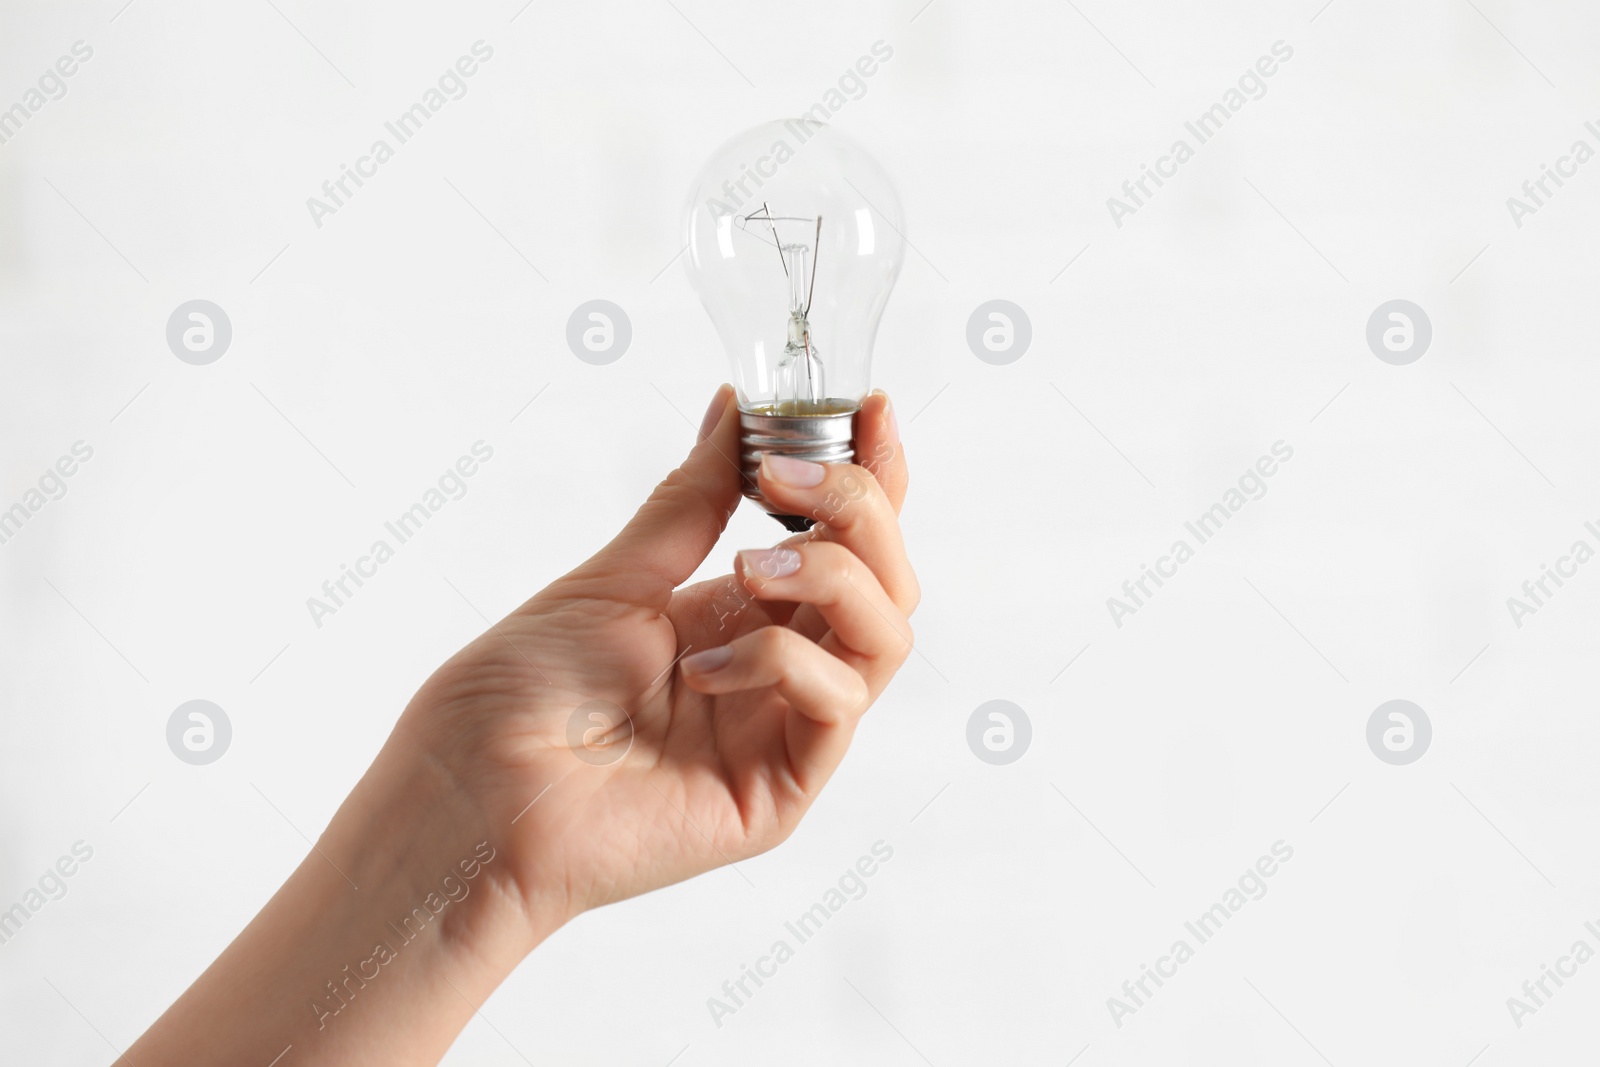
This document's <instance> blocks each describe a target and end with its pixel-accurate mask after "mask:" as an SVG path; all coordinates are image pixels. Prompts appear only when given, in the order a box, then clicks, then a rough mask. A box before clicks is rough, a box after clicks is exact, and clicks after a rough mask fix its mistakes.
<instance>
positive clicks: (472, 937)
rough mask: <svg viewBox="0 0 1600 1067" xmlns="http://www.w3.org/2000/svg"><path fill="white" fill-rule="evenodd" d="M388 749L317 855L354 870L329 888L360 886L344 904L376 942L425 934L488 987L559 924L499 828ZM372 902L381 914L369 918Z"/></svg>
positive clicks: (435, 767)
mask: <svg viewBox="0 0 1600 1067" xmlns="http://www.w3.org/2000/svg"><path fill="white" fill-rule="evenodd" d="M398 741H399V738H398V737H397V738H394V739H391V741H390V743H389V744H388V745H386V746H385V747H384V750H383V751H382V752H381V753H380V754H379V756H378V758H377V760H375V761H374V763H373V765H372V766H371V767H370V768H369V769H368V771H367V773H366V774H365V775H364V776H363V777H362V779H361V781H360V782H359V783H358V784H357V786H356V788H355V789H354V790H353V791H352V792H351V794H350V796H349V797H348V798H347V799H346V801H345V803H344V804H343V805H342V806H341V807H340V809H339V812H338V814H337V815H335V817H334V819H333V821H332V822H331V823H330V824H329V826H328V829H327V830H326V832H325V833H324V834H323V837H322V840H321V841H319V843H318V845H319V849H320V850H321V851H323V852H325V853H327V854H328V857H329V858H330V860H333V861H335V862H338V861H337V857H338V856H348V857H349V858H350V863H351V866H352V867H353V868H354V870H348V871H347V872H346V873H347V874H348V875H349V879H348V881H347V880H346V879H345V878H343V877H341V878H340V879H339V884H341V885H343V886H344V888H345V889H346V890H347V891H348V890H349V889H350V885H349V882H354V883H355V884H356V885H357V886H359V887H360V890H359V893H358V894H352V896H355V895H359V896H360V897H363V898H366V900H365V901H364V902H363V903H364V905H365V906H363V907H362V909H361V910H362V913H363V915H364V916H365V917H366V918H365V921H366V923H367V925H369V926H372V925H374V924H376V925H375V927H374V930H373V933H374V934H375V935H376V936H387V937H388V938H390V944H391V945H393V943H394V939H400V940H401V941H402V942H403V943H404V944H405V945H407V946H410V945H412V944H416V943H418V938H419V936H421V935H420V934H419V931H426V932H427V934H428V936H429V937H430V938H437V940H438V943H439V946H438V947H439V948H440V949H441V950H443V951H445V952H447V953H449V954H450V955H451V956H452V957H453V962H454V963H455V964H457V965H459V966H462V967H464V968H466V969H468V970H470V971H472V972H474V974H475V975H481V977H482V979H484V980H488V981H490V982H491V984H490V985H489V986H488V989H492V988H493V985H494V984H498V982H499V981H500V980H501V979H503V978H504V977H505V976H506V975H508V974H510V972H511V970H512V969H513V968H515V967H516V966H517V964H518V963H520V962H521V961H522V959H523V958H524V957H525V956H526V955H527V954H528V953H529V952H531V951H533V949H534V948H535V947H536V946H537V945H538V944H539V943H540V942H541V941H543V940H544V939H545V938H546V937H548V936H549V935H550V934H551V933H553V932H555V930H556V929H558V928H559V927H560V926H561V925H562V924H563V923H564V922H565V921H566V918H567V916H566V915H565V913H564V912H562V911H561V910H560V909H559V908H558V907H556V906H554V905H553V904H552V903H550V902H548V901H546V900H544V899H542V898H539V897H538V896H536V895H532V894H530V893H529V892H528V891H527V887H526V886H524V885H523V883H522V881H521V879H519V877H518V872H517V870H516V867H515V863H514V860H515V858H516V857H515V855H514V852H515V849H514V847H513V846H512V845H511V843H510V840H509V835H508V833H507V830H508V829H509V828H508V827H503V826H496V825H494V820H493V819H492V817H491V816H490V815H489V814H488V813H487V812H486V811H485V810H484V809H483V807H482V806H481V805H480V804H479V803H478V801H477V798H476V797H475V796H474V795H473V793H472V792H471V791H469V790H468V789H466V788H463V784H462V783H461V782H459V781H457V780H456V778H455V777H454V776H453V775H452V774H451V772H450V771H449V770H448V769H447V768H446V767H445V766H444V765H443V764H441V763H440V762H439V761H438V760H436V759H434V758H432V757H430V756H429V755H428V753H426V752H425V751H421V750H418V749H415V748H412V747H410V746H407V745H404V744H400V743H397V742H398ZM339 865H340V866H343V863H342V862H340V863H339ZM330 866H331V863H330ZM369 884H370V889H369ZM379 902H381V903H382V904H383V906H384V907H385V908H387V910H386V911H382V912H374V911H372V908H371V905H375V904H377V903H379ZM394 947H395V948H399V947H400V946H398V945H395V946H394ZM475 984H476V983H475ZM485 995H487V989H486V990H485Z"/></svg>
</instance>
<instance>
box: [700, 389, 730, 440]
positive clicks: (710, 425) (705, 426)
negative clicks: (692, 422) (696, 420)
mask: <svg viewBox="0 0 1600 1067" xmlns="http://www.w3.org/2000/svg"><path fill="white" fill-rule="evenodd" d="M727 406H728V401H727V398H726V397H724V396H723V395H722V390H721V389H718V390H717V395H716V396H714V397H712V398H711V406H710V407H708V408H706V415H705V418H703V419H701V420H700V436H699V437H698V438H696V440H700V441H704V440H705V439H706V438H707V437H710V436H711V431H712V430H715V429H716V428H717V423H719V422H721V421H722V409H723V408H725V407H727Z"/></svg>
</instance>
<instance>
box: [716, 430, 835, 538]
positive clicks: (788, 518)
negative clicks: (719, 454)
mask: <svg viewBox="0 0 1600 1067" xmlns="http://www.w3.org/2000/svg"><path fill="white" fill-rule="evenodd" d="M829 404H830V405H833V404H837V405H838V406H839V407H841V408H845V410H839V411H830V412H829V413H828V414H825V415H771V414H764V413H762V412H750V411H740V412H739V467H740V470H741V471H742V472H743V474H744V495H745V496H747V497H749V498H750V499H751V500H754V501H755V502H756V503H758V504H760V505H761V506H762V507H764V508H766V509H767V512H768V513H769V514H770V515H771V516H772V517H773V518H774V519H777V520H778V521H779V522H780V523H782V524H783V526H784V528H785V529H787V530H789V531H791V532H793V533H800V532H802V531H805V530H809V529H811V527H812V525H814V522H815V520H813V519H812V518H810V517H809V516H806V515H786V514H782V513H780V512H778V511H776V510H774V508H773V506H772V505H771V504H769V503H767V501H766V500H764V499H762V497H761V490H760V489H759V488H757V485H756V472H757V470H758V469H759V468H760V466H761V456H762V453H771V454H772V455H775V456H791V457H793V458H795V459H805V460H810V461H811V462H812V463H850V462H852V461H854V459H855V456H856V449H855V426H856V405H854V404H849V405H848V406H846V404H845V402H843V401H830V402H829Z"/></svg>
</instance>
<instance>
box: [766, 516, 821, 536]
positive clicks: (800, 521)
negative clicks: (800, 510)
mask: <svg viewBox="0 0 1600 1067" xmlns="http://www.w3.org/2000/svg"><path fill="white" fill-rule="evenodd" d="M767 514H768V515H771V516H772V517H773V518H775V519H777V520H778V521H779V522H781V523H782V524H783V528H784V529H785V530H788V531H789V532H790V533H805V532H806V531H807V530H809V529H811V527H813V526H815V525H816V522H817V520H815V519H810V518H807V517H806V516H804V515H779V514H776V513H775V512H770V511H769V512H767Z"/></svg>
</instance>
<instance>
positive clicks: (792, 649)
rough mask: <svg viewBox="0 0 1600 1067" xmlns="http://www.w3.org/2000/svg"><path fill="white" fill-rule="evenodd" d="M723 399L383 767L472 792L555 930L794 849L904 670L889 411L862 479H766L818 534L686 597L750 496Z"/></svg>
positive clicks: (859, 442)
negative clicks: (860, 728) (422, 770)
mask: <svg viewBox="0 0 1600 1067" xmlns="http://www.w3.org/2000/svg"><path fill="white" fill-rule="evenodd" d="M731 400H732V390H730V389H729V388H727V387H723V388H722V389H720V390H719V391H718V392H717V394H716V397H715V399H714V400H713V402H712V405H711V408H710V410H708V412H707V415H706V421H705V424H704V426H703V427H702V429H701V433H700V435H699V438H698V440H697V442H696V444H695V446H694V448H693V450H692V451H691V452H690V454H689V457H688V459H687V460H686V461H685V462H684V464H683V465H682V466H681V467H680V468H678V469H677V470H676V471H674V472H673V473H672V474H671V475H670V476H669V477H668V478H667V479H666V480H665V481H664V482H662V483H661V485H660V486H659V487H658V488H657V489H656V491H655V493H654V494H653V495H652V496H651V498H650V499H649V501H648V502H647V503H646V504H645V505H644V506H643V507H642V508H641V509H640V510H639V512H638V514H637V515H635V516H634V518H633V520H632V521H631V522H630V523H629V524H628V525H627V527H626V528H625V529H623V531H622V532H621V533H620V534H618V535H617V537H616V538H615V539H614V540H613V541H612V542H611V543H610V544H609V545H607V546H606V547H605V548H604V549H602V550H601V551H600V552H598V553H597V554H596V555H595V556H593V557H592V558H591V559H590V560H588V561H587V562H586V563H584V564H583V565H582V566H580V567H578V568H577V569H576V570H574V571H572V572H571V573H570V574H568V575H566V576H565V577H563V578H561V579H559V580H557V581H556V582H554V583H552V584H551V585H550V586H549V587H548V588H546V589H545V590H543V591H542V592H540V593H539V594H538V595H537V596H535V597H533V598H532V599H531V600H529V601H528V602H527V603H525V604H523V605H522V606H521V607H519V608H518V609H516V610H515V611H513V612H512V613H511V614H510V615H508V616H507V617H506V618H505V619H503V620H501V621H500V622H499V623H497V624H495V625H494V626H492V627H491V628H490V630H489V631H488V632H487V633H485V634H483V635H482V636H481V637H479V638H478V639H476V640H475V641H473V642H472V643H471V644H469V645H468V646H467V647H466V648H464V649H462V651H461V652H459V653H457V654H456V655H455V656H454V657H452V658H451V659H450V660H449V661H448V662H447V663H445V664H444V665H443V666H442V667H440V668H439V669H438V671H437V672H435V674H434V675H433V676H432V677H431V678H430V679H429V680H428V681H427V683H426V684H424V685H423V687H422V688H421V690H420V691H419V692H418V693H417V695H416V696H415V698H413V700H412V701H411V704H410V705H409V707H408V708H407V710H406V712H405V715H404V716H403V718H402V720H401V722H400V724H399V726H398V727H397V729H396V731H395V735H394V737H393V738H392V739H391V741H390V744H389V746H387V747H386V750H385V754H384V756H380V762H382V761H383V760H384V759H390V760H403V761H419V762H428V763H432V764H436V765H438V766H440V767H442V768H443V770H444V771H445V773H446V774H447V776H448V779H449V780H450V781H451V782H452V783H453V784H454V787H455V788H456V789H458V790H460V791H462V792H463V793H464V794H466V795H467V796H468V797H470V798H471V800H470V802H471V806H472V807H473V808H475V809H477V811H478V812H480V813H481V817H482V824H483V825H484V826H486V827H488V828H489V830H488V832H489V833H490V836H491V838H492V839H493V840H494V841H495V844H496V847H497V848H498V849H499V850H500V852H501V853H502V855H503V856H504V857H505V858H504V861H503V866H500V867H499V870H501V871H503V872H506V873H507V874H508V875H509V877H510V878H511V879H512V880H513V881H514V887H515V892H517V893H520V894H521V897H522V900H523V910H524V912H525V913H527V914H529V915H530V916H534V917H535V918H534V922H535V924H536V925H538V926H540V927H541V928H543V929H541V931H540V933H541V934H542V933H547V932H548V929H551V928H553V927H554V926H558V925H560V924H561V923H562V922H564V921H566V920H567V919H568V918H570V917H572V916H574V915H576V914H578V913H580V912H582V911H584V910H586V909H589V908H593V907H596V906H598V905H602V904H606V903H609V902H612V901H616V900H621V899H624V898H626V897H630V896H634V895H637V894H639V893H643V892H646V891H648V890H651V889H655V888H658V887H661V886H664V885H669V884H671V883H673V882H677V881H680V880H682V879H685V878H688V877H691V876H693V875H695V874H698V873H701V872H703V871H706V870H710V869H711V868H714V867H717V866H721V865H723V864H726V863H730V862H735V861H737V860H740V859H743V858H745V857H748V856H752V855H755V854H757V853H760V852H763V851H765V850H767V849H769V848H771V847H773V846H774V845H776V844H777V843H779V842H780V841H782V840H783V839H784V838H786V837H787V836H788V835H789V833H790V832H792V831H793V829H794V828H795V826H796V824H797V823H798V822H799V820H800V818H801V816H802V815H804V814H805V812H806V810H807V809H808V808H809V807H810V806H811V804H812V802H813V801H815V800H816V798H817V795H818V793H819V792H820V791H821V789H822V787H823V785H824V784H825V783H826V782H827V780H828V778H829V777H830V776H831V775H832V773H833V771H834V769H835V768H836V767H838V765H839V762H840V760H841V759H842V758H843V756H844V753H845V750H846V748H847V747H848V746H849V743H850V739H851V736H852V735H853V734H854V732H855V728H856V724H857V722H858V721H859V720H860V718H861V715H862V713H863V712H865V710H866V709H867V707H868V706H869V705H870V704H871V703H872V702H873V701H874V700H875V699H876V698H877V697H878V695H879V694H880V693H881V692H882V691H883V689H884V687H885V686H886V685H887V684H888V683H889V680H890V679H891V678H892V677H893V676H894V673H895V671H896V670H897V669H898V668H899V667H900V665H901V664H902V663H903V662H904V661H905V659H906V656H907V655H908V654H909V653H910V650H911V641H912V635H911V629H910V626H909V624H908V622H907V616H909V615H910V613H911V612H912V610H913V609H914V608H915V607H916V603H917V599H918V589H917V582H916V578H915V576H914V574H913V573H912V569H911V565H910V563H909V561H908V560H907V558H906V554H905V546H904V544H903V542H902V540H901V536H900V529H899V524H898V518H897V515H898V512H899V509H900V504H901V501H902V500H903V499H904V496H905V488H906V467H905V461H904V457H903V455H902V452H901V447H900V443H899V439H898V434H897V432H896V428H895V424H894V419H893V415H892V412H891V410H890V407H889V403H888V398H887V397H885V396H883V395H882V394H874V395H873V396H871V397H869V398H868V399H867V401H866V402H865V403H864V404H863V406H862V409H861V411H860V413H859V414H858V415H857V417H856V447H857V456H858V457H859V458H860V459H861V460H862V464H861V465H849V466H847V465H829V466H820V465H817V464H809V463H799V462H795V461H788V462H785V461H782V460H777V461H773V460H771V459H769V460H768V461H767V462H765V463H764V464H763V465H762V468H761V472H760V484H761V490H762V492H763V494H764V495H765V496H766V498H767V499H768V500H769V501H772V502H773V503H774V504H776V505H778V506H780V507H782V508H783V509H784V510H785V511H787V512H790V513H793V514H801V515H816V516H819V517H820V521H819V522H818V524H817V525H816V527H815V528H814V529H812V530H810V531H808V532H807V533H805V534H801V535H798V536H795V537H791V538H789V539H788V540H786V541H785V542H783V544H782V545H780V546H779V547H777V548H775V549H766V550H754V551H745V552H741V553H739V555H738V557H737V560H736V565H735V570H734V573H732V574H729V575H725V576H723V577H721V578H717V579H713V580H711V581H706V582H701V583H699V584H696V585H692V586H688V587H685V588H682V589H679V588H678V586H679V584H680V583H682V582H683V581H685V580H686V579H687V578H688V577H689V576H690V575H691V574H692V573H693V572H694V570H695V569H696V568H697V567H698V566H699V565H700V563H701V561H702V560H704V559H705V557H706V556H707V554H708V553H709V552H710V551H711V550H712V548H713V547H714V546H715V544H716V541H717V538H718V536H719V535H720V534H721V532H722V530H723V528H724V527H725V526H726V524H727V521H728V518H729V517H730V515H731V514H732V512H733V510H734V508H735V507H736V506H737V505H738V503H739V500H740V476H739V470H738V464H737V462H736V460H737V456H738V447H739V426H738V423H739V419H738V410H737V407H736V406H735V405H734V404H733V403H731ZM807 483H812V484H807ZM530 805H531V806H530Z"/></svg>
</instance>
